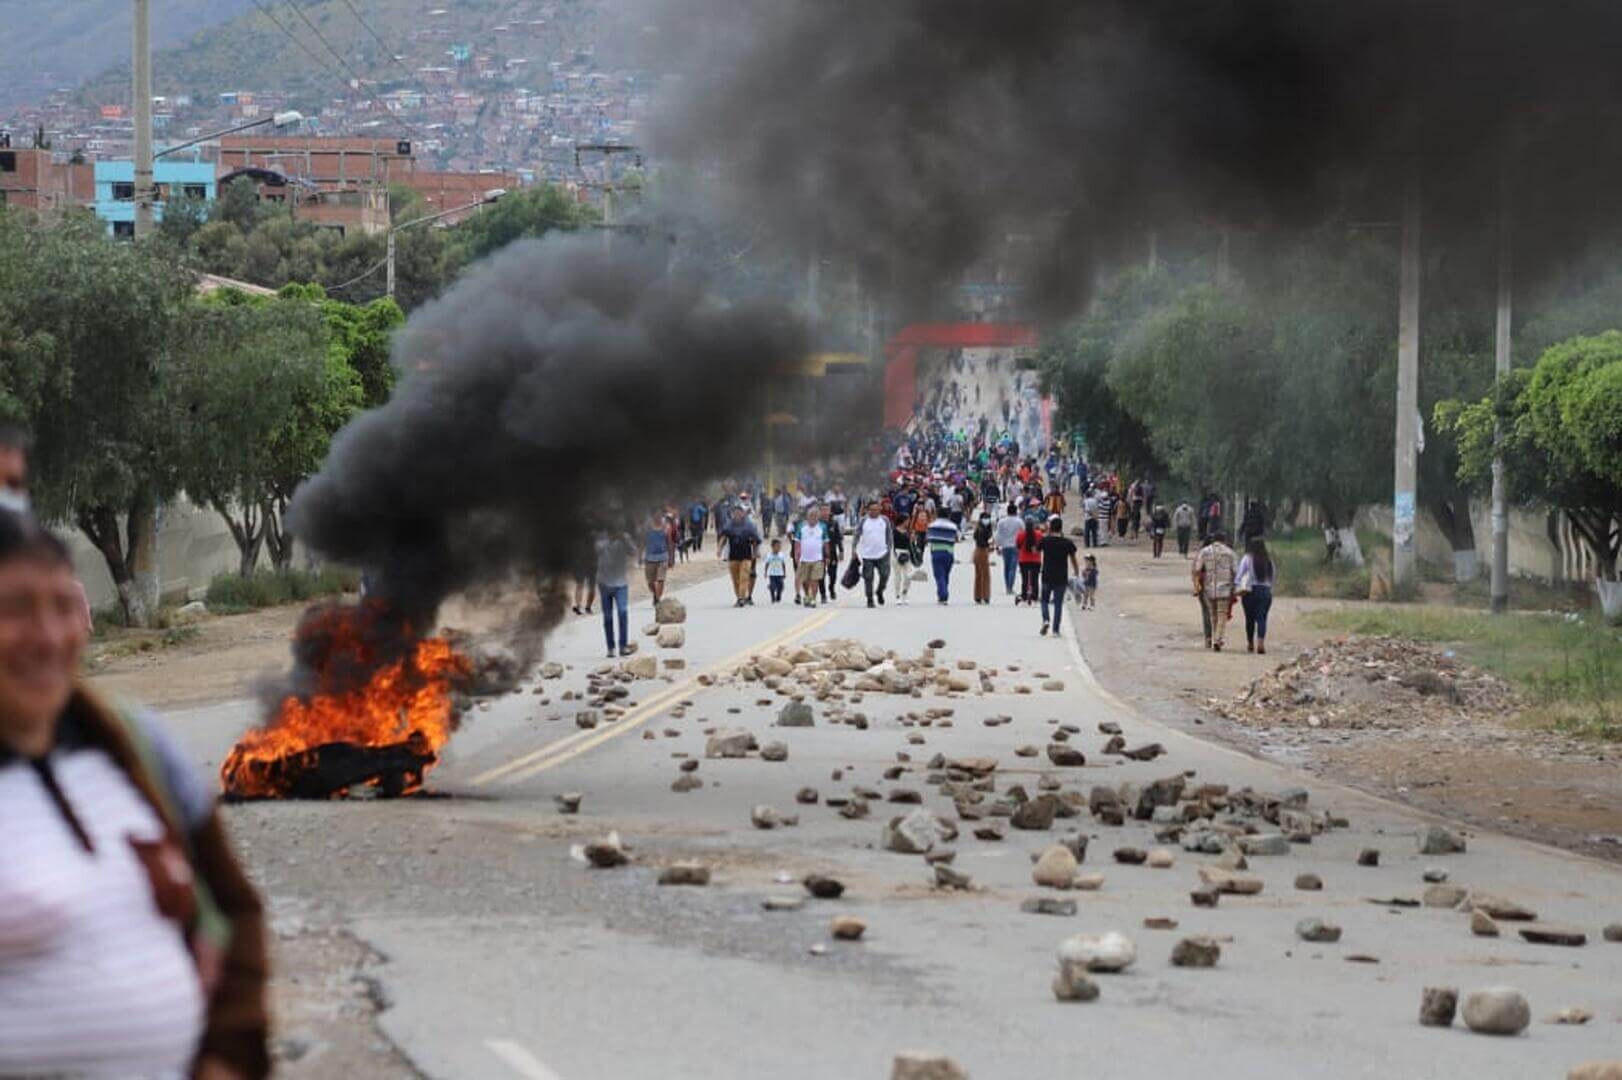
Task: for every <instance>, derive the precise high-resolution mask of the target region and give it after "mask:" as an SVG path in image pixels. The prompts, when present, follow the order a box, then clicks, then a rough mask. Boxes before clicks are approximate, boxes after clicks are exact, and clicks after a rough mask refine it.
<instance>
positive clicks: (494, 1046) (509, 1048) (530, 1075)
mask: <svg viewBox="0 0 1622 1080" xmlns="http://www.w3.org/2000/svg"><path fill="white" fill-rule="evenodd" d="M484 1045H486V1046H488V1047H489V1048H490V1052H491V1053H493V1054H495V1055H496V1057H498V1058H500V1059H501V1060H502V1061H505V1062H506V1063H507V1064H508V1065H510V1066H512V1070H513V1072H516V1073H517V1074H518V1075H519V1076H522V1077H524V1080H563V1078H562V1077H560V1076H559V1075H558V1074H557V1073H555V1072H553V1071H552V1070H551V1069H548V1068H547V1067H546V1066H545V1065H542V1064H541V1063H540V1062H539V1061H538V1060H536V1057H535V1055H534V1054H532V1053H530V1052H529V1051H528V1050H527V1049H525V1048H524V1045H523V1044H522V1043H516V1042H513V1041H512V1040H511V1039H486V1040H485V1041H484Z"/></svg>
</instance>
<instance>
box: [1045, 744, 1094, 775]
mask: <svg viewBox="0 0 1622 1080" xmlns="http://www.w3.org/2000/svg"><path fill="white" fill-rule="evenodd" d="M1048 760H1049V761H1051V762H1053V764H1055V765H1057V766H1059V767H1060V768H1065V769H1079V768H1080V767H1081V766H1083V765H1085V764H1087V755H1086V754H1084V753H1082V752H1081V751H1080V750H1077V749H1076V748H1075V747H1074V746H1071V745H1070V744H1068V743H1062V742H1053V743H1048Z"/></svg>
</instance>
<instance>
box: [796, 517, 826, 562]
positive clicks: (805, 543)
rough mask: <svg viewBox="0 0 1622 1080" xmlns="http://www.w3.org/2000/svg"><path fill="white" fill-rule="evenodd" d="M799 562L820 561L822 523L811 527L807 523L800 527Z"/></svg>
mask: <svg viewBox="0 0 1622 1080" xmlns="http://www.w3.org/2000/svg"><path fill="white" fill-rule="evenodd" d="M800 561H801V562H803V563H808V562H821V561H822V523H821V522H818V523H817V524H815V525H813V524H811V523H810V522H809V521H807V522H804V523H803V524H801V526H800Z"/></svg>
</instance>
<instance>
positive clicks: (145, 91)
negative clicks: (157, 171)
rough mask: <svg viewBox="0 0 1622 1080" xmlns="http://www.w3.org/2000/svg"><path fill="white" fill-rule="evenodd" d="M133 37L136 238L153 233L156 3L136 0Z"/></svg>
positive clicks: (131, 61)
mask: <svg viewBox="0 0 1622 1080" xmlns="http://www.w3.org/2000/svg"><path fill="white" fill-rule="evenodd" d="M134 16H135V25H134V27H133V29H132V32H131V34H130V71H131V73H132V76H133V78H132V86H131V92H132V94H133V96H134V98H135V191H134V195H135V239H137V240H139V239H141V238H142V237H143V236H146V235H147V234H149V233H150V232H151V231H152V206H153V203H155V202H156V201H157V196H158V193H157V188H156V186H155V185H154V184H153V183H152V35H151V23H152V0H135V10H134Z"/></svg>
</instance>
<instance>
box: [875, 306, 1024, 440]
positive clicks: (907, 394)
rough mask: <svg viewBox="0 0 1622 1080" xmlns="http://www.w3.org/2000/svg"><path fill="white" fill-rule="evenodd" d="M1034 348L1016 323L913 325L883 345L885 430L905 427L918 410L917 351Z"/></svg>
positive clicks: (1022, 327)
mask: <svg viewBox="0 0 1622 1080" xmlns="http://www.w3.org/2000/svg"><path fill="white" fill-rule="evenodd" d="M1035 344H1037V336H1036V331H1034V330H1032V329H1031V328H1030V327H1028V326H1020V325H1019V324H1017V323H914V324H913V325H911V326H909V327H907V328H905V329H904V330H902V331H901V332H900V333H899V334H897V335H896V336H895V337H893V338H891V339H890V340H889V341H887V342H885V343H884V357H885V365H884V426H885V427H887V428H900V427H906V426H907V423H908V421H910V420H911V419H912V414H913V411H914V410H915V409H916V408H917V407H918V352H919V350H920V349H997V348H1016V347H1019V346H1025V345H1035Z"/></svg>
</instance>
